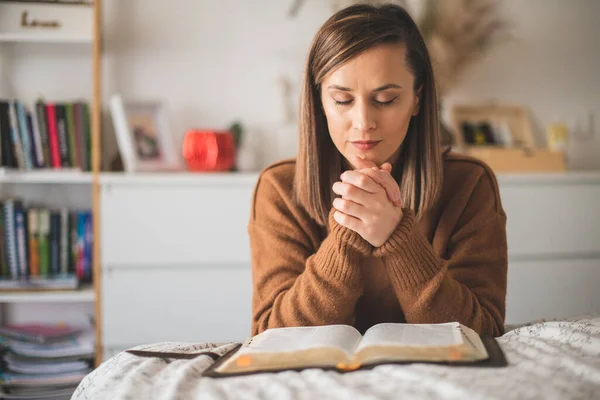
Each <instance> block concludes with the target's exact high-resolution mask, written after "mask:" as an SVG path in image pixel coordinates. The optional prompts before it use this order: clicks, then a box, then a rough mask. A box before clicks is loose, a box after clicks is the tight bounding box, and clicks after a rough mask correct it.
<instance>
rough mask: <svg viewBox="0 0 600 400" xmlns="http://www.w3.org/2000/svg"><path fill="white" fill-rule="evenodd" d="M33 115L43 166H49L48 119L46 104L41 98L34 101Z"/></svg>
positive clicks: (50, 164)
mask: <svg viewBox="0 0 600 400" xmlns="http://www.w3.org/2000/svg"><path fill="white" fill-rule="evenodd" d="M35 115H36V119H37V125H38V131H39V134H40V143H41V146H42V159H43V160H44V167H51V166H52V162H51V161H50V144H49V141H48V121H47V119H46V105H45V104H44V102H43V101H42V100H38V101H37V102H36V103H35Z"/></svg>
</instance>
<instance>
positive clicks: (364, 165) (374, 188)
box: [333, 157, 402, 247]
mask: <svg viewBox="0 0 600 400" xmlns="http://www.w3.org/2000/svg"><path fill="white" fill-rule="evenodd" d="M353 161H355V162H354V165H355V166H356V167H357V169H355V170H351V171H345V172H344V173H343V174H342V175H341V177H340V178H341V181H338V182H335V183H334V184H333V192H334V193H335V194H337V195H339V196H341V197H337V198H336V199H334V200H333V207H334V208H335V209H336V211H335V212H334V214H333V218H334V219H335V220H336V221H337V223H338V224H340V225H342V226H344V227H346V228H348V229H351V230H353V231H354V232H356V233H358V234H359V235H360V236H361V237H362V238H363V239H365V240H366V241H367V242H369V243H370V244H371V245H372V246H373V247H380V246H382V245H383V244H384V243H385V242H386V241H387V240H388V238H389V237H390V236H391V235H392V233H393V232H394V231H395V230H396V227H397V226H398V224H399V223H400V220H401V219H402V208H401V206H402V203H401V199H400V188H399V186H398V183H397V182H396V181H395V179H394V178H393V177H392V175H391V171H392V166H391V164H389V163H385V164H383V165H381V167H377V166H376V165H375V163H372V162H370V161H365V160H362V159H361V158H358V157H356V159H355V160H353Z"/></svg>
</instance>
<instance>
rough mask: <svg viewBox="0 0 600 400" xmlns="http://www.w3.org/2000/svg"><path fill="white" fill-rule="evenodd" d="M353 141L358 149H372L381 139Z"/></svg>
mask: <svg viewBox="0 0 600 400" xmlns="http://www.w3.org/2000/svg"><path fill="white" fill-rule="evenodd" d="M350 143H352V145H353V146H354V147H356V148H357V149H358V150H371V149H372V148H373V147H375V146H377V145H378V144H379V143H381V140H356V141H353V142H350Z"/></svg>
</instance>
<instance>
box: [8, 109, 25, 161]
mask: <svg viewBox="0 0 600 400" xmlns="http://www.w3.org/2000/svg"><path fill="white" fill-rule="evenodd" d="M8 116H9V119H10V138H11V141H12V144H13V150H14V153H15V156H16V158H17V166H18V167H19V168H20V169H25V168H26V164H25V153H24V152H23V146H22V144H21V133H20V132H19V123H18V120H17V111H16V109H15V102H14V101H11V102H10V104H9V109H8Z"/></svg>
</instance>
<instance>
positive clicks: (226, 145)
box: [182, 129, 235, 171]
mask: <svg viewBox="0 0 600 400" xmlns="http://www.w3.org/2000/svg"><path fill="white" fill-rule="evenodd" d="M182 153H183V158H184V159H185V161H186V163H187V167H188V170H189V171H229V170H231V169H232V168H233V164H234V162H235V143H234V140H233V135H232V134H231V132H228V131H203V130H197V129H191V130H189V131H188V132H186V134H185V136H184V137H183V144H182Z"/></svg>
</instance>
